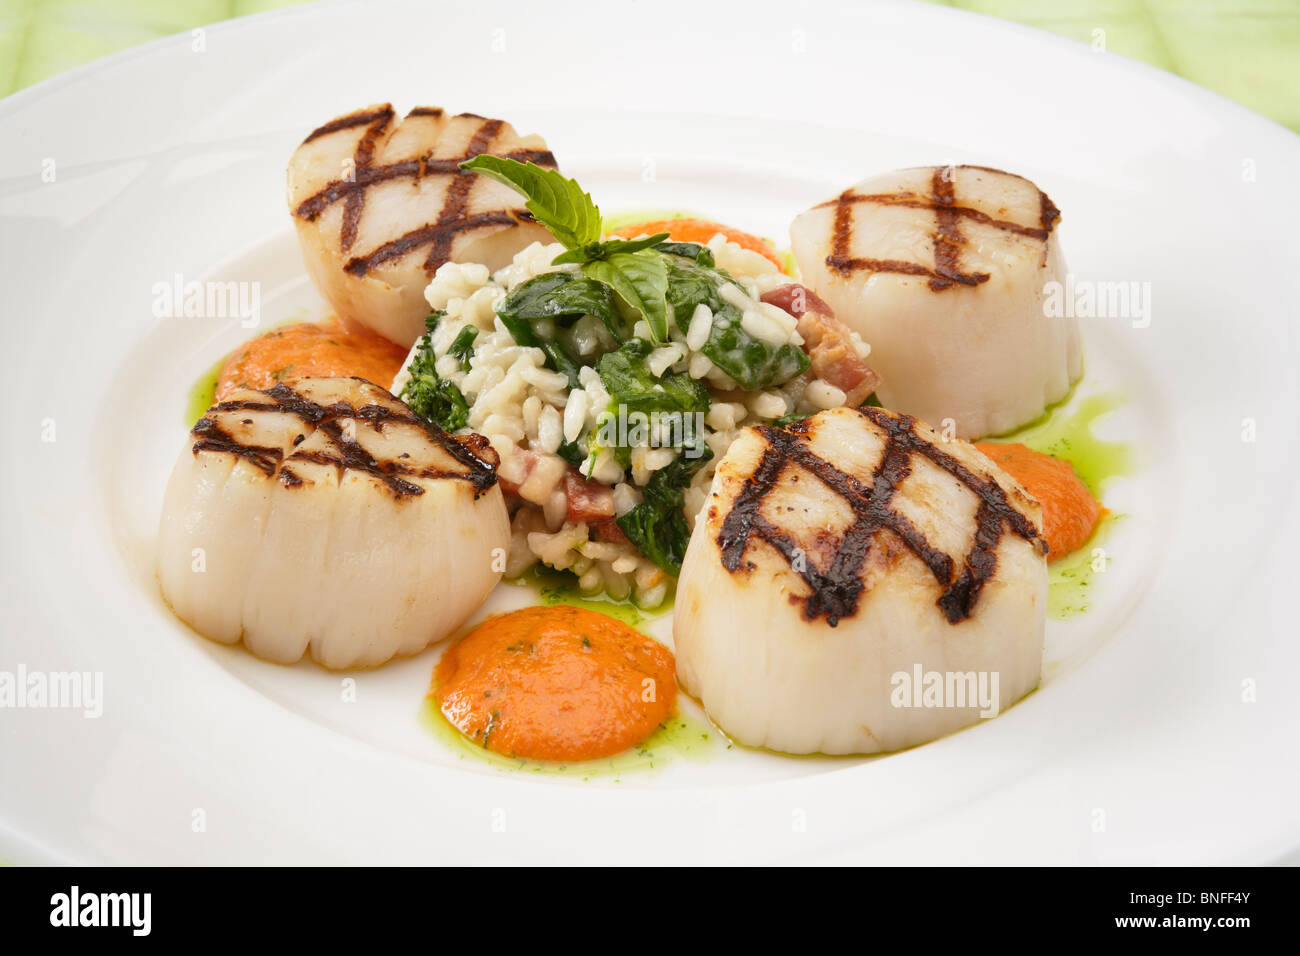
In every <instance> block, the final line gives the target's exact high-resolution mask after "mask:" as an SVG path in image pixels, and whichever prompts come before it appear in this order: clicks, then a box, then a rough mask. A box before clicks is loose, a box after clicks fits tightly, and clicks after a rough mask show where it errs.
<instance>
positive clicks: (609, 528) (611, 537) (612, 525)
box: [594, 518, 629, 544]
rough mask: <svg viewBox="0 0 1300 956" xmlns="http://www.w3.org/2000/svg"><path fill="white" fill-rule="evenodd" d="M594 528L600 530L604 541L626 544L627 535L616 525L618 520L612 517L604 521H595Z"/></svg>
mask: <svg viewBox="0 0 1300 956" xmlns="http://www.w3.org/2000/svg"><path fill="white" fill-rule="evenodd" d="M594 527H595V529H596V530H597V531H599V532H600V535H601V537H603V538H604V539H605V540H606V541H609V542H612V543H614V544H628V543H629V542H628V540H627V535H625V534H624V533H623V529H622V528H620V527H619V526H618V522H617V521H615V520H614V519H613V518H606V519H605V520H604V521H597V522H596V524H595V525H594Z"/></svg>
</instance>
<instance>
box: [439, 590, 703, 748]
mask: <svg viewBox="0 0 1300 956" xmlns="http://www.w3.org/2000/svg"><path fill="white" fill-rule="evenodd" d="M675 667H676V664H675V661H674V658H673V654H672V652H671V651H670V650H668V648H666V647H664V646H663V645H662V644H660V643H659V642H658V641H656V640H654V639H653V638H651V637H647V636H646V635H644V634H642V633H641V632H640V631H637V630H635V629H633V628H631V627H628V626H627V625H626V624H624V623H623V622H621V621H617V620H615V619H614V618H612V617H609V616H608V615H605V614H599V613H597V612H595V611H589V610H586V609H585V608H579V607H569V606H566V605H560V606H555V607H530V608H524V609H522V610H519V611H513V612H511V613H509V614H502V615H499V616H497V617H492V618H489V619H488V620H486V621H484V622H483V623H482V624H480V625H479V626H478V627H477V628H475V629H474V630H473V631H471V632H470V633H469V634H467V635H465V637H463V638H461V639H460V640H459V641H458V642H456V643H455V644H454V645H452V646H451V647H450V648H448V649H447V652H446V653H445V654H443V657H442V660H441V661H439V663H438V667H437V669H436V671H435V673H434V685H433V696H434V698H435V699H436V701H437V702H438V705H439V707H440V709H441V710H442V713H443V716H445V717H446V718H447V720H448V721H449V722H450V723H451V724H452V726H453V727H455V728H456V729H457V730H459V731H460V732H461V733H462V734H464V735H465V736H466V737H468V738H469V739H471V740H473V741H474V742H475V743H478V744H481V745H482V746H483V747H485V748H486V749H488V750H491V751H493V752H495V753H499V754H504V755H506V756H511V757H523V758H526V759H529V760H546V761H562V762H571V761H581V760H596V759H599V758H601V757H609V756H613V755H614V754H617V753H621V752H622V751H624V750H627V749H628V748H630V747H633V746H635V745H637V744H639V743H641V742H642V741H643V740H645V739H646V738H647V737H649V736H650V735H651V734H652V733H654V731H655V730H656V729H657V728H658V727H659V725H660V724H662V723H663V722H664V721H665V720H666V719H668V717H669V716H670V714H671V713H672V710H673V705H674V704H675V703H676V699H677V679H676V676H675Z"/></svg>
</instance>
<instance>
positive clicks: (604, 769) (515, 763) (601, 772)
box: [420, 695, 725, 783]
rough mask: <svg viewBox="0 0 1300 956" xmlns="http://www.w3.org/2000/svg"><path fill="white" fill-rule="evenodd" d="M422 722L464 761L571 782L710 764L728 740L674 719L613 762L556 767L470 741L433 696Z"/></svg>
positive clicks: (678, 716) (705, 726)
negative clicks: (677, 764)
mask: <svg viewBox="0 0 1300 956" xmlns="http://www.w3.org/2000/svg"><path fill="white" fill-rule="evenodd" d="M420 723H421V724H422V725H423V726H424V727H425V729H426V730H428V731H429V732H430V733H431V734H432V735H433V736H434V737H436V738H437V739H439V740H441V741H442V742H443V743H444V744H446V745H447V746H448V747H449V748H450V749H451V751H452V752H453V753H454V754H456V756H457V758H458V759H460V760H470V761H479V762H481V763H483V764H485V765H487V766H489V767H491V768H493V769H495V770H497V771H499V772H502V773H534V774H548V775H557V776H564V777H571V778H574V779H578V780H591V779H613V781H614V782H615V783H618V782H620V778H621V777H622V776H623V775H624V774H629V773H645V772H648V771H653V770H655V769H657V768H659V767H662V766H663V765H664V764H666V763H669V762H670V761H673V760H677V759H687V760H692V761H703V760H707V759H708V758H709V757H710V756H712V754H713V753H714V751H715V750H716V749H717V745H718V742H719V741H725V738H723V737H722V735H721V734H719V733H718V732H717V731H716V730H714V729H713V727H712V726H710V725H709V724H707V723H703V722H701V721H698V720H695V719H693V718H690V717H684V716H682V715H681V714H673V715H672V716H671V717H669V718H668V719H667V720H665V721H664V722H663V723H662V724H660V725H659V728H658V729H657V730H656V731H655V732H654V733H653V734H651V735H650V736H649V737H647V738H646V739H645V740H644V741H642V742H641V743H640V744H638V745H637V746H635V747H633V748H631V749H630V750H626V751H624V752H623V753H621V754H616V755H614V756H613V757H605V758H602V759H599V760H582V761H576V762H574V763H556V762H554V761H549V760H525V759H523V758H521V757H507V756H505V755H504V754H499V753H496V752H494V751H491V750H488V749H487V748H486V747H483V746H482V745H481V744H478V743H476V742H475V741H473V740H470V739H469V738H468V737H466V736H465V735H464V734H462V733H461V732H460V731H459V730H457V729H456V728H455V727H454V726H452V723H451V721H449V720H447V718H446V717H444V716H443V713H442V710H441V709H440V708H439V707H438V702H437V701H436V700H435V699H434V697H433V695H429V696H428V697H426V698H425V699H424V705H423V706H422V707H421V708H420Z"/></svg>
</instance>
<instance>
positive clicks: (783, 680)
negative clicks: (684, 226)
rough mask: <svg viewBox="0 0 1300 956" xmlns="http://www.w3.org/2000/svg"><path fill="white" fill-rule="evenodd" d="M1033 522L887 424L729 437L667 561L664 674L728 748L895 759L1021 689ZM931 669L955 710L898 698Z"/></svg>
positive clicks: (1031, 599) (1038, 588)
mask: <svg viewBox="0 0 1300 956" xmlns="http://www.w3.org/2000/svg"><path fill="white" fill-rule="evenodd" d="M1039 521H1040V509H1039V506H1038V504H1037V503H1036V502H1035V501H1034V500H1033V499H1032V498H1030V497H1029V496H1028V495H1027V494H1025V492H1024V491H1023V490H1022V489H1021V488H1020V486H1019V485H1017V484H1016V483H1015V481H1014V480H1012V479H1011V478H1010V477H1009V476H1008V475H1006V474H1005V473H1004V472H1002V471H1001V470H1000V469H998V468H997V467H996V466H995V465H994V464H993V463H992V462H991V461H989V460H988V459H987V458H985V457H984V456H983V455H982V454H980V453H979V452H978V451H977V450H975V448H973V447H972V446H970V445H968V444H966V443H965V442H962V441H958V440H954V441H948V442H945V441H943V440H942V439H941V437H940V435H939V434H938V433H937V432H935V431H934V430H933V429H932V428H930V427H929V426H928V425H926V424H924V423H922V422H920V421H917V420H916V419H913V418H910V417H908V416H905V415H896V414H894V413H891V412H887V411H885V410H883V409H879V408H872V407H864V408H836V409H832V410H830V411H825V412H821V413H819V414H817V415H815V416H813V417H812V418H810V419H805V420H804V421H802V422H796V423H795V424H794V425H792V426H791V427H790V428H788V429H781V428H776V427H772V426H768V425H760V426H757V427H753V428H748V429H746V430H745V431H744V432H742V433H741V435H740V436H739V437H738V438H737V439H736V441H735V442H734V443H733V444H732V445H731V448H730V449H729V450H728V452H727V454H726V456H725V457H724V458H723V459H722V461H721V462H720V463H719V464H718V467H717V471H716V473H715V476H714V479H713V485H712V487H711V489H710V491H709V496H708V498H707V500H706V504H705V506H704V508H703V510H702V511H701V513H700V515H699V517H698V518H697V520H696V523H695V530H694V533H693V534H692V536H691V540H690V544H689V546H688V547H687V550H686V558H685V561H684V562H683V566H682V573H681V577H680V579H679V581H678V586H677V601H676V609H675V614H674V618H673V639H674V643H675V645H676V651H677V673H678V678H679V679H680V681H681V684H682V686H683V688H684V689H685V690H686V691H687V692H688V693H690V694H691V695H693V696H695V697H697V698H698V699H699V700H700V701H701V702H702V703H703V705H704V707H705V709H706V710H707V711H708V713H709V716H710V717H712V718H713V720H714V721H716V722H717V723H718V725H719V726H720V727H721V728H722V729H723V730H725V731H726V732H727V733H728V734H730V735H731V736H732V737H733V738H734V739H735V740H737V741H739V742H740V743H743V744H748V745H751V746H762V747H768V748H771V749H773V750H781V751H786V752H789V753H813V752H821V753H828V754H848V753H876V752H881V751H890V750H898V749H900V748H903V747H909V746H912V745H914V744H918V743H922V742H924V741H927V740H932V739H933V738H935V737H938V736H940V735H942V734H945V733H948V732H950V731H953V730H956V729H958V728H959V727H963V726H966V725H968V724H970V723H973V722H975V721H977V720H979V718H980V716H981V714H984V715H988V714H990V713H996V712H998V711H999V710H1001V709H1002V708H1005V707H1008V706H1010V705H1011V704H1012V703H1014V702H1015V701H1017V700H1019V699H1020V698H1021V697H1023V696H1024V695H1025V694H1027V693H1028V692H1029V691H1030V690H1031V689H1033V688H1034V687H1035V686H1036V685H1037V683H1038V677H1039V670H1040V668H1041V663H1042V648H1043V631H1044V623H1045V612H1046V601H1047V564H1046V559H1045V557H1044V554H1045V548H1044V545H1043V540H1042V538H1041V536H1040V533H1039ZM932 674H938V675H941V676H940V680H947V679H952V680H953V682H954V684H956V683H960V684H961V686H962V694H963V697H962V699H958V698H957V697H956V696H953V697H951V698H947V699H944V700H942V701H940V702H939V705H938V706H924V705H922V706H916V704H917V703H918V702H917V701H916V700H915V698H914V697H913V695H912V693H911V689H910V687H909V688H907V689H906V690H907V693H906V694H900V685H902V684H907V685H911V684H912V682H913V681H914V680H915V679H916V675H925V679H926V680H929V679H930V678H929V675H932ZM972 681H973V682H974V683H973V684H972V683H971V682H972ZM981 681H982V682H983V683H982V684H981ZM979 687H983V688H984V689H985V690H986V691H991V693H989V695H988V699H987V700H981V699H980V697H979V693H978V692H977V688H979ZM922 703H923V704H924V702H922Z"/></svg>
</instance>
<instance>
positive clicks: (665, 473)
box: [393, 157, 876, 607]
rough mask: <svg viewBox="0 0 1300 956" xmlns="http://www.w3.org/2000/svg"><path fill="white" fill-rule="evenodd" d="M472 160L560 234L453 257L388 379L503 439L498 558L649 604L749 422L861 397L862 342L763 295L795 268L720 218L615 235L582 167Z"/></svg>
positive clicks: (448, 420) (453, 418)
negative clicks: (486, 254) (786, 268)
mask: <svg viewBox="0 0 1300 956" xmlns="http://www.w3.org/2000/svg"><path fill="white" fill-rule="evenodd" d="M465 165H466V168H467V169H471V170H475V171H477V172H480V173H483V174H484V175H490V176H494V177H496V178H498V179H500V180H501V181H502V182H509V183H511V184H512V185H513V186H514V187H515V188H517V189H518V190H519V191H520V192H521V193H522V194H523V195H524V197H525V199H526V201H527V203H526V204H527V208H528V210H529V211H530V212H531V213H532V214H533V215H534V216H535V217H536V218H537V219H538V221H539V222H541V223H543V224H544V225H546V226H547V227H548V228H550V230H551V232H552V234H553V235H554V237H555V239H556V241H555V242H553V243H551V244H549V245H541V244H537V245H534V246H530V247H529V248H527V249H524V250H522V251H521V252H520V253H519V254H518V255H516V256H515V258H514V260H513V262H512V263H511V264H510V265H508V266H507V267H505V268H503V269H499V270H497V271H496V272H493V271H492V270H491V269H489V268H488V267H487V266H486V265H483V264H469V263H448V264H446V265H444V266H442V267H441V268H440V269H439V270H438V272H437V273H436V274H435V276H434V278H433V281H432V282H431V283H430V284H429V287H428V289H427V291H426V298H427V300H428V305H429V307H430V308H431V309H433V310H434V312H433V314H432V315H431V316H430V317H429V319H428V323H427V331H426V333H425V334H424V335H423V336H422V337H421V338H420V340H419V341H418V342H417V343H416V345H415V347H414V348H413V349H412V350H411V354H410V356H409V357H408V359H407V363H406V366H405V368H404V369H403V371H402V373H401V374H400V375H399V376H398V377H397V379H396V380H395V381H394V382H393V392H394V394H397V395H400V396H401V397H402V398H403V400H405V401H406V402H407V403H408V404H409V405H410V406H411V407H412V408H413V409H415V411H416V412H418V413H419V414H421V415H423V416H425V417H427V418H428V419H429V420H430V421H432V422H435V423H436V424H438V425H439V426H441V427H443V428H445V429H447V430H449V431H457V432H466V431H473V432H477V433H479V434H482V435H484V436H486V437H487V439H488V441H490V442H491V444H492V447H493V448H494V449H495V450H496V452H497V454H498V455H500V457H501V464H500V467H499V475H500V478H501V484H502V487H503V489H504V490H505V492H506V494H507V498H508V499H509V501H510V503H511V508H512V514H513V520H512V544H511V553H510V561H509V566H508V568H507V574H509V575H510V576H515V575H518V574H520V573H522V572H523V571H525V570H526V569H527V568H528V567H529V566H530V565H532V564H533V563H535V562H538V561H541V562H542V563H544V564H546V565H548V566H550V567H552V568H557V569H561V570H570V571H572V572H574V573H575V574H576V575H577V577H578V584H579V587H580V588H581V589H582V590H583V591H586V592H595V591H605V592H608V593H609V594H610V595H612V596H614V597H616V598H620V599H621V598H624V597H632V598H633V599H634V600H635V601H636V602H637V603H639V604H641V605H642V606H646V607H653V606H657V605H659V604H661V603H662V602H663V601H664V599H665V598H666V597H667V595H668V593H669V591H670V589H671V587H672V581H673V579H674V578H675V577H676V574H677V572H678V570H679V569H680V566H681V560H682V556H683V554H684V553H685V549H686V542H687V539H688V538H689V535H690V528H691V524H692V522H693V521H694V516H695V514H696V513H697V512H698V511H699V508H700V505H701V504H703V502H704V493H705V489H706V488H707V487H708V482H709V481H710V479H711V477H712V468H713V462H714V461H715V459H716V458H717V457H719V456H721V454H722V453H724V452H725V451H726V449H727V447H728V446H729V445H730V443H731V441H732V439H733V438H734V437H735V435H736V433H737V431H738V429H739V428H740V427H742V423H743V424H749V423H750V422H756V421H757V422H763V421H772V420H778V419H784V418H787V417H789V416H805V415H809V414H812V413H814V412H817V411H819V410H821V409H823V408H831V407H835V406H837V405H842V404H844V403H845V402H847V401H850V400H851V399H852V400H862V399H863V398H865V397H866V396H867V394H869V392H870V390H871V388H874V386H875V381H876V379H875V373H874V372H872V371H871V369H870V367H869V366H867V365H866V362H865V359H866V356H867V354H868V351H869V350H868V348H867V346H866V344H865V343H864V342H862V340H861V338H860V337H859V336H857V335H856V334H855V333H853V332H851V331H850V330H848V329H847V328H846V327H844V326H843V325H841V324H840V323H838V322H837V321H836V320H835V319H834V318H833V317H832V316H830V315H818V316H814V317H811V318H810V317H807V316H803V317H800V316H796V315H794V314H792V312H791V311H789V309H788V308H783V307H782V306H781V305H779V304H773V303H771V302H767V301H764V295H765V293H768V292H771V291H773V290H777V289H780V288H782V287H784V286H785V285H787V284H788V283H789V277H788V276H786V275H784V274H783V273H782V272H781V271H780V270H779V269H778V268H777V266H776V265H774V264H773V262H772V261H770V260H769V259H768V258H767V257H765V256H763V255H760V254H759V253H756V252H754V251H752V250H750V249H745V248H742V247H741V246H739V245H738V244H736V243H734V242H732V241H730V240H728V239H727V238H725V232H724V231H723V229H724V228H725V227H719V228H714V226H713V225H710V227H709V229H710V230H711V231H712V235H711V237H710V238H709V240H708V242H707V243H704V244H701V243H698V242H677V241H673V240H672V239H671V238H670V237H669V235H667V234H666V233H663V232H660V233H656V234H654V235H650V236H635V237H633V238H631V239H628V238H613V239H611V238H607V237H603V236H602V234H601V227H600V223H601V217H600V212H599V209H597V207H596V206H595V204H594V203H593V202H592V201H591V198H590V197H589V196H588V195H587V194H586V193H584V192H583V191H582V189H581V187H579V186H578V185H577V183H575V182H573V181H572V180H568V179H565V178H564V177H562V176H560V175H559V174H558V173H555V172H552V171H547V170H542V169H539V168H537V167H535V166H529V165H526V164H522V163H514V162H510V161H508V160H502V159H496V158H493V157H480V158H479V159H477V160H474V161H471V162H469V163H466V164H465ZM827 311H829V310H827ZM804 332H807V334H808V337H807V339H805V336H804V334H803V333H804Z"/></svg>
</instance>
